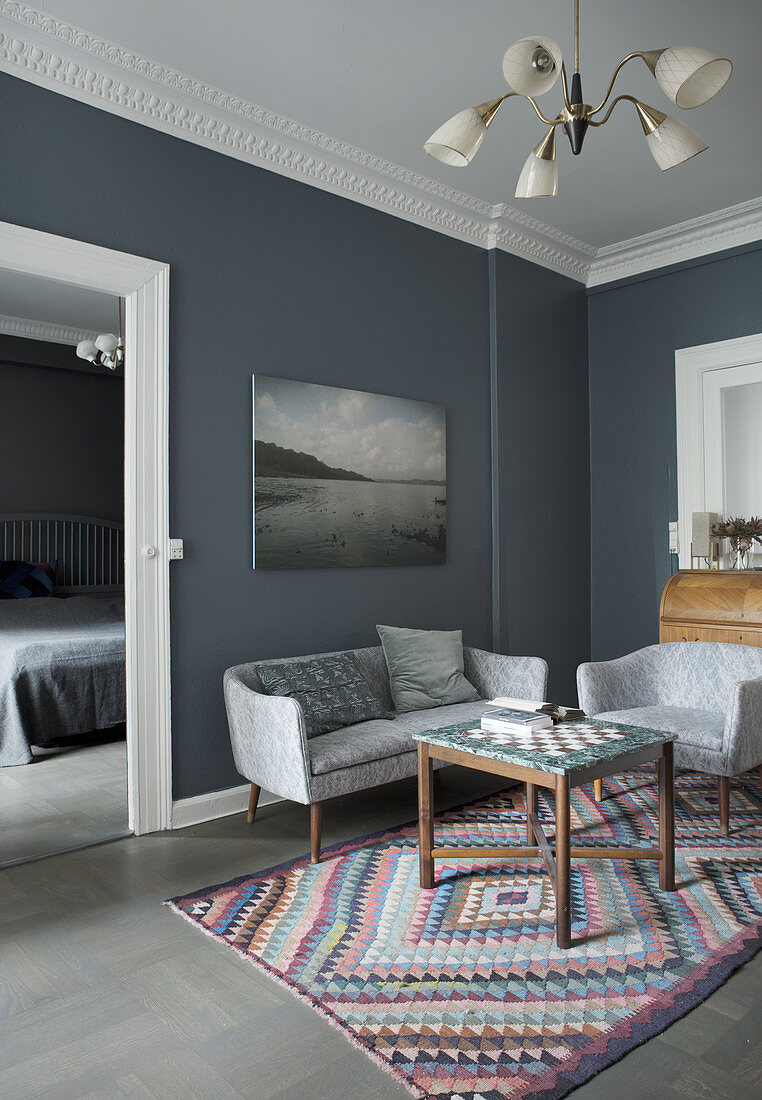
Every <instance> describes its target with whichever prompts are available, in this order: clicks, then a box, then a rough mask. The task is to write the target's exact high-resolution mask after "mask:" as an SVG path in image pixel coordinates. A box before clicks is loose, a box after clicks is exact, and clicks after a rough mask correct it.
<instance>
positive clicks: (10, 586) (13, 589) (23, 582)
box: [0, 561, 58, 600]
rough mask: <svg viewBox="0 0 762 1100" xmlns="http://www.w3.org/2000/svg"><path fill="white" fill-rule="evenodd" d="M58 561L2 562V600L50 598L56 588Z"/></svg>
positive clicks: (0, 580)
mask: <svg viewBox="0 0 762 1100" xmlns="http://www.w3.org/2000/svg"><path fill="white" fill-rule="evenodd" d="M57 564H58V562H57V561H48V562H44V561H0V600H26V599H29V597H30V596H49V595H50V594H51V593H52V591H53V589H54V588H55V586H56V565H57Z"/></svg>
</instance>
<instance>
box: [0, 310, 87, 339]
mask: <svg viewBox="0 0 762 1100" xmlns="http://www.w3.org/2000/svg"><path fill="white" fill-rule="evenodd" d="M0 333H4V334H5V335H6V336H23V337H25V338H26V339H27V340H47V341H48V342H49V343H51V344H72V345H75V344H78V343H79V342H80V340H94V339H95V337H96V336H97V335H98V334H97V333H96V332H90V331H89V330H87V329H80V328H70V327H69V325H53V324H48V322H47V321H30V320H29V319H28V318H26V317H7V316H5V315H4V314H0Z"/></svg>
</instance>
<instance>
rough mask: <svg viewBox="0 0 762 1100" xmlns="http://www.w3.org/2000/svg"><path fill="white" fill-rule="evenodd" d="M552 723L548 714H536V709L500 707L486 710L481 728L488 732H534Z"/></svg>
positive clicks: (548, 726) (546, 727)
mask: <svg viewBox="0 0 762 1100" xmlns="http://www.w3.org/2000/svg"><path fill="white" fill-rule="evenodd" d="M552 725H553V719H552V718H551V717H550V715H549V714H538V712H537V711H536V710H520V709H519V708H517V707H501V708H500V710H488V711H487V712H486V713H485V714H483V715H482V720H481V728H482V729H483V730H487V731H488V732H490V733H516V732H522V733H535V732H536V731H537V730H546V729H549V728H550V726H552Z"/></svg>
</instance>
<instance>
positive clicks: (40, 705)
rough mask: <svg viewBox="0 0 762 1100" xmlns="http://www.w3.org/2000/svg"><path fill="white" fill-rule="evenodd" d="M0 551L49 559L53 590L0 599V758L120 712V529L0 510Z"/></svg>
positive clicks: (98, 724)
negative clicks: (29, 596)
mask: <svg viewBox="0 0 762 1100" xmlns="http://www.w3.org/2000/svg"><path fill="white" fill-rule="evenodd" d="M0 560H14V561H17V560H20V561H52V560H56V561H57V563H58V564H57V568H56V587H55V590H54V594H53V595H51V596H47V597H45V598H42V599H40V598H35V599H4V600H0V767H9V766H15V765H18V764H28V763H30V762H31V761H32V751H31V746H32V745H39V746H45V745H47V744H50V743H51V742H53V741H55V742H60V741H61V740H62V739H66V738H74V737H77V736H81V735H82V734H85V733H90V732H92V731H94V730H104V729H110V728H111V727H113V726H116V725H119V724H120V723H122V722H124V720H125V665H124V587H123V561H124V532H123V529H122V526H121V524H118V523H114V522H111V521H109V520H102V519H94V518H92V517H83V516H62V515H57V516H38V515H34V516H30V515H23V516H0Z"/></svg>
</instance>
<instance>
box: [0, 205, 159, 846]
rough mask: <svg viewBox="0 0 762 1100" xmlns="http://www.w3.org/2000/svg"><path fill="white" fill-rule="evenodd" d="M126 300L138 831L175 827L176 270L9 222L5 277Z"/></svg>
mask: <svg viewBox="0 0 762 1100" xmlns="http://www.w3.org/2000/svg"><path fill="white" fill-rule="evenodd" d="M2 272H15V273H20V274H24V275H34V276H37V277H39V278H42V279H52V280H54V281H57V282H60V283H64V284H66V285H68V286H70V287H80V288H84V289H87V290H92V291H96V292H98V293H103V294H107V295H112V296H117V297H121V298H122V299H123V300H124V339H125V349H126V356H125V373H124V424H125V436H124V447H125V456H124V499H125V511H124V587H125V593H124V595H125V669H126V699H127V723H126V735H127V736H126V743H127V798H128V822H129V828H130V829H131V830H132V831H133V832H135V833H138V834H140V833H147V832H153V831H155V830H157V829H166V828H169V827H170V825H171V812H172V802H171V774H170V759H171V724H170V713H171V712H170V690H169V675H170V664H169V519H168V497H169V489H168V363H169V347H168V322H169V268H168V266H167V265H166V264H164V263H161V262H158V261H155V260H149V259H146V258H143V257H139V256H133V255H130V254H128V253H123V252H115V251H112V250H110V249H106V248H102V247H99V246H96V245H91V244H87V243H85V242H82V241H74V240H70V239H68V238H65V237H59V236H55V235H53V234H49V233H41V232H39V231H37V230H32V229H27V228H25V227H22V226H15V225H10V224H8V223H5V222H0V273H2Z"/></svg>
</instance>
